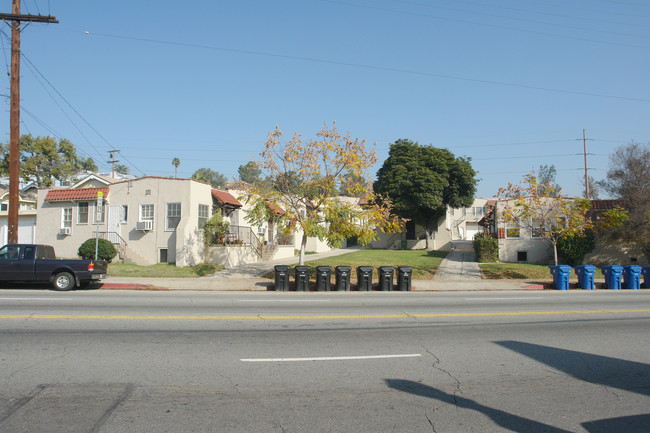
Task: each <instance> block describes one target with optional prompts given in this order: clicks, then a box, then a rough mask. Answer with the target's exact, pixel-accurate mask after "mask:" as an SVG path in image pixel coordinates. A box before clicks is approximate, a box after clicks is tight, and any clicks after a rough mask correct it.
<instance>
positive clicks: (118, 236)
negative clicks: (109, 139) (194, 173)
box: [35, 175, 330, 267]
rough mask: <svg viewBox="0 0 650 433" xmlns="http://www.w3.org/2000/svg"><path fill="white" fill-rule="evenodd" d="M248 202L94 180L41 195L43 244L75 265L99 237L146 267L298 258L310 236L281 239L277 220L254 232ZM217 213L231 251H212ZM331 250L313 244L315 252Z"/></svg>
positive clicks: (174, 184) (149, 181)
mask: <svg viewBox="0 0 650 433" xmlns="http://www.w3.org/2000/svg"><path fill="white" fill-rule="evenodd" d="M241 194H243V191H234V190H218V189H214V188H213V187H212V186H211V185H209V184H206V183H203V182H199V181H197V180H194V179H182V178H169V177H152V176H149V177H141V178H137V179H126V180H118V179H111V178H106V177H103V176H98V175H89V176H87V177H85V178H84V179H82V180H80V181H79V182H77V183H76V184H74V185H72V186H71V187H69V188H47V189H39V191H38V199H37V210H36V211H35V213H36V212H37V214H38V218H37V219H36V229H35V234H36V236H35V242H38V243H43V244H48V245H52V246H54V247H55V249H56V252H57V255H58V256H59V257H68V258H73V257H77V250H78V248H79V246H80V245H81V244H82V243H83V242H84V241H86V240H87V239H94V238H95V237H96V236H97V233H99V237H100V238H103V239H107V240H109V241H111V242H112V243H113V244H114V245H115V247H116V249H117V250H118V254H119V256H118V258H119V259H122V260H123V261H124V262H125V263H132V264H138V265H152V264H156V263H175V264H176V265H177V266H180V267H183V266H191V265H195V264H198V263H203V262H205V261H209V262H212V263H217V264H222V265H224V266H226V267H230V266H235V265H237V264H240V263H242V262H244V263H249V262H254V261H257V260H260V259H262V258H264V259H272V258H281V257H288V256H293V255H294V248H295V245H298V243H296V242H295V239H300V236H302V233H301V232H296V233H292V234H291V235H289V236H286V235H280V234H278V230H277V227H275V225H274V221H273V219H270V220H269V221H267V222H264V223H263V224H262V225H261V226H259V227H258V226H252V225H251V224H250V223H249V222H248V221H246V211H247V205H246V203H242V202H241V201H240V200H239V199H238V197H239V196H240V195H241ZM100 196H101V197H100ZM98 197H100V198H99V200H98ZM98 204H99V208H100V209H101V212H99V213H98ZM277 211H278V212H282V209H277ZM214 212H220V213H221V214H222V216H223V219H224V221H227V222H228V223H229V224H230V233H229V235H228V236H227V238H226V242H225V243H226V244H227V245H222V246H217V247H211V248H209V249H206V248H205V245H204V241H203V230H202V227H203V224H204V223H205V222H206V221H208V220H209V219H210V217H211V216H212V215H213V213H214ZM329 249H330V248H329V246H327V244H325V243H324V242H321V241H319V240H318V239H311V238H310V240H309V244H308V250H309V251H318V252H321V251H327V250H329Z"/></svg>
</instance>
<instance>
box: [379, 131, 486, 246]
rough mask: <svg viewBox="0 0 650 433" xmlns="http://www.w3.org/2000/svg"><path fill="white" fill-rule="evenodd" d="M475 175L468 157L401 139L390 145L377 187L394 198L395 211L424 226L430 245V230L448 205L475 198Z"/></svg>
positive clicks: (463, 204) (469, 202)
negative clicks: (457, 155)
mask: <svg viewBox="0 0 650 433" xmlns="http://www.w3.org/2000/svg"><path fill="white" fill-rule="evenodd" d="M475 176H476V172H475V171H474V169H473V168H472V165H471V164H470V159H469V158H468V159H465V158H462V157H459V158H456V157H455V156H454V154H453V153H451V152H450V151H449V150H447V149H438V148H435V147H432V146H420V145H419V144H418V143H414V142H412V141H410V140H404V139H400V140H397V141H396V142H395V143H393V144H391V145H390V152H389V156H388V159H386V160H385V161H384V164H383V165H382V166H381V168H380V169H379V171H378V172H377V181H376V182H375V185H374V189H375V192H376V193H377V194H382V195H384V196H387V197H389V198H390V199H391V200H392V201H393V204H394V209H393V212H394V213H395V214H396V215H399V216H400V217H402V218H405V219H409V220H411V221H413V222H414V223H416V224H419V225H421V226H423V227H424V228H425V230H426V231H427V248H428V247H429V245H428V244H429V238H430V233H431V231H432V230H433V229H434V228H435V227H437V222H438V220H439V218H440V217H442V216H443V215H444V214H445V210H446V206H451V207H454V208H461V207H469V206H471V205H472V203H473V202H474V193H475V192H476V182H477V181H476V178H475Z"/></svg>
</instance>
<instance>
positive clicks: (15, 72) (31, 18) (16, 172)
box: [0, 0, 58, 244]
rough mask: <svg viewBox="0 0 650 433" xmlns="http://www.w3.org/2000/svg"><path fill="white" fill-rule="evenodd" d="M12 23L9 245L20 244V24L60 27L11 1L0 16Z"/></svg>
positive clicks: (43, 16)
mask: <svg viewBox="0 0 650 433" xmlns="http://www.w3.org/2000/svg"><path fill="white" fill-rule="evenodd" d="M0 19H2V20H4V21H5V22H8V21H11V103H10V115H9V123H10V126H9V209H8V215H7V225H8V227H7V228H8V233H7V242H8V243H10V244H15V243H17V242H18V206H19V193H20V187H19V183H20V144H19V143H20V24H21V23H23V22H39V23H58V21H57V19H56V18H55V17H53V16H50V15H47V16H45V15H21V13H20V0H12V13H10V14H4V13H2V14H0Z"/></svg>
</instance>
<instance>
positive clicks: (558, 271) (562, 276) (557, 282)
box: [549, 265, 571, 290]
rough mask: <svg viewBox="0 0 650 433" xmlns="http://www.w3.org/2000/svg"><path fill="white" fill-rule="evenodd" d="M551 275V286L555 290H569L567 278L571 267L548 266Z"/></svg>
mask: <svg viewBox="0 0 650 433" xmlns="http://www.w3.org/2000/svg"><path fill="white" fill-rule="evenodd" d="M549 269H550V270H551V275H553V285H554V286H555V290H569V276H570V275H571V266H569V265H557V266H549Z"/></svg>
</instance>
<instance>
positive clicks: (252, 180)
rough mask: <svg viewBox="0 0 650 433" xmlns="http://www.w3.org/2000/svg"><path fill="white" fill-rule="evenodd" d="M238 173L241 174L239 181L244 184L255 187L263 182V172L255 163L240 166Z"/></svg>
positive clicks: (250, 162)
mask: <svg viewBox="0 0 650 433" xmlns="http://www.w3.org/2000/svg"><path fill="white" fill-rule="evenodd" d="M237 172H238V173H239V180H241V181H242V182H246V183H248V184H251V185H254V184H256V183H258V182H260V181H261V178H260V176H261V175H262V170H260V168H259V167H258V166H257V163H256V162H255V161H248V162H247V163H246V164H244V165H240V166H239V168H238V169H237Z"/></svg>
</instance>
